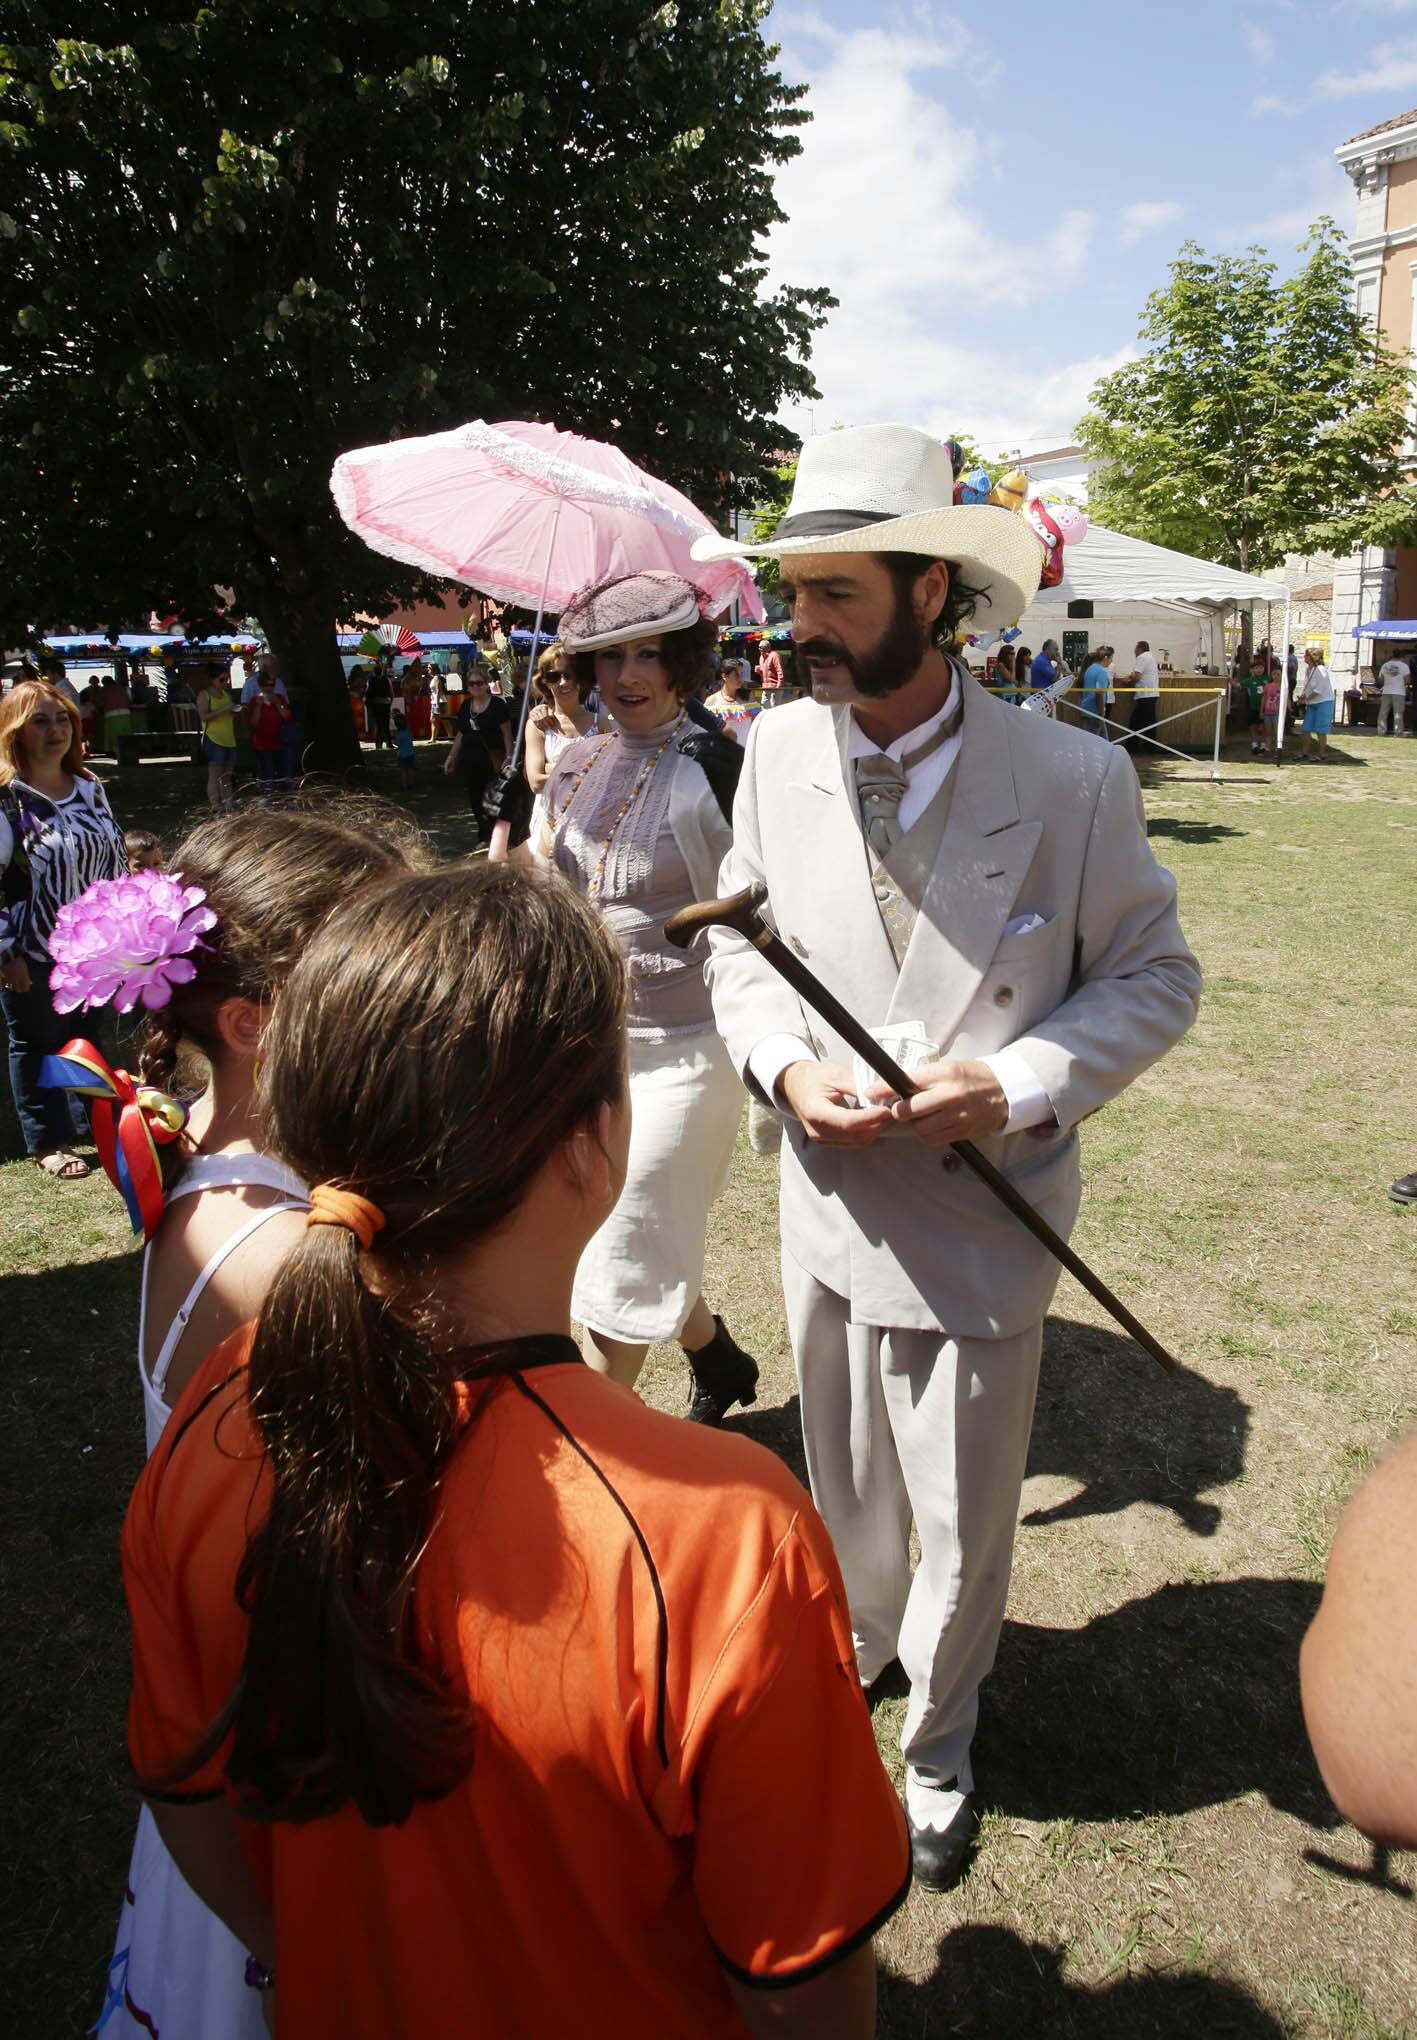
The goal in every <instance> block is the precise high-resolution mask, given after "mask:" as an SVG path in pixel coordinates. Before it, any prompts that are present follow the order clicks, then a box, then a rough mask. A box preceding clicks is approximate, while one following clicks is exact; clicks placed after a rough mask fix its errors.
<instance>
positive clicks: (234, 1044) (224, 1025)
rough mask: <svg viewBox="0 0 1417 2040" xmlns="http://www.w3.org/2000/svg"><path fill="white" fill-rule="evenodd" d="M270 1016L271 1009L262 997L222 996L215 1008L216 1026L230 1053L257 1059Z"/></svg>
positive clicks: (248, 1059) (224, 1046)
mask: <svg viewBox="0 0 1417 2040" xmlns="http://www.w3.org/2000/svg"><path fill="white" fill-rule="evenodd" d="M270 1017H271V1016H270V1008H269V1007H268V1006H264V1005H262V1003H261V1001H260V1000H259V999H241V998H232V999H223V1000H222V1002H221V1004H220V1005H219V1006H218V1007H217V1009H216V1029H217V1033H218V1034H219V1035H220V1036H221V1044H222V1047H223V1048H225V1049H226V1050H227V1051H228V1053H230V1054H231V1055H234V1056H241V1057H243V1058H244V1059H245V1060H246V1061H247V1062H254V1061H255V1059H256V1057H257V1056H258V1055H259V1054H260V1052H261V1036H262V1035H263V1034H264V1033H265V1031H266V1022H267V1021H268V1020H269V1019H270Z"/></svg>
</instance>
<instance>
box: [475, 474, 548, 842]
mask: <svg viewBox="0 0 1417 2040" xmlns="http://www.w3.org/2000/svg"><path fill="white" fill-rule="evenodd" d="M563 500H564V499H563V498H562V497H561V496H559V495H558V496H557V498H556V508H555V509H554V510H553V511H552V513H551V529H550V531H549V532H548V533H547V535H546V560H545V564H544V566H543V567H542V570H541V593H540V595H539V596H538V597H537V601H536V622H535V624H534V625H533V627H532V633H531V656H530V657H529V658H528V660H527V664H526V686H525V687H524V688H523V689H522V706H521V714H520V715H519V716H518V718H517V735H516V742H515V743H514V744H513V745H512V755H511V757H510V758H509V759H508V761H507V762H508V764H510V765H520V763H521V761H522V747H523V745H524V744H525V742H526V717H527V710H528V709H529V708H530V706H531V676H532V673H533V672H534V670H535V668H536V654H537V650H538V648H539V647H540V644H541V621H542V618H543V617H544V616H545V614H546V591H547V589H548V588H549V587H550V586H551V559H552V555H553V553H554V552H555V550H556V527H557V525H558V524H559V523H560V522H561V504H562V502H563ZM511 839H512V825H511V823H510V822H494V823H493V824H492V841H491V842H490V843H489V844H488V846H487V861H488V863H489V864H501V863H503V862H505V860H506V856H507V851H508V848H509V846H510V844H511Z"/></svg>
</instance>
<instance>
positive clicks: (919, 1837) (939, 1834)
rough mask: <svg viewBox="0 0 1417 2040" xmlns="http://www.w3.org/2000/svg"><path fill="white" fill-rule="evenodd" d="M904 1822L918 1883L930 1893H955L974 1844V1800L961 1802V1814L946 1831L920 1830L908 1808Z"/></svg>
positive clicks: (968, 1796) (969, 1799)
mask: <svg viewBox="0 0 1417 2040" xmlns="http://www.w3.org/2000/svg"><path fill="white" fill-rule="evenodd" d="M905 1822H906V1826H907V1827H908V1828H909V1829H910V1867H911V1869H912V1871H913V1872H914V1874H915V1881H916V1883H917V1884H923V1885H924V1886H925V1888H926V1890H927V1891H953V1889H954V1887H955V1886H956V1885H957V1884H958V1883H959V1881H960V1879H961V1878H962V1877H963V1875H964V1873H965V1869H966V1867H967V1865H968V1862H969V1854H970V1850H971V1848H972V1847H973V1844H974V1836H975V1832H976V1828H977V1819H976V1816H975V1811H974V1799H973V1796H972V1795H966V1797H965V1798H964V1799H962V1800H961V1801H960V1806H959V1812H958V1813H957V1814H956V1815H955V1817H954V1819H953V1820H952V1821H951V1822H950V1824H949V1826H948V1827H946V1828H922V1827H917V1826H916V1825H915V1822H914V1821H913V1820H912V1818H911V1814H910V1807H909V1806H908V1805H907V1806H906V1809H905Z"/></svg>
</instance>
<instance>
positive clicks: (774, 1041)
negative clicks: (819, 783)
mask: <svg viewBox="0 0 1417 2040" xmlns="http://www.w3.org/2000/svg"><path fill="white" fill-rule="evenodd" d="M958 701H959V676H958V674H953V673H952V682H951V686H950V691H949V694H948V695H947V697H946V699H945V704H944V706H943V708H940V709H938V710H937V711H936V712H935V714H934V715H932V716H929V717H927V718H926V720H925V721H924V722H923V723H918V724H917V725H916V727H915V728H914V729H913V730H907V731H906V733H905V735H904V736H903V737H897V738H895V740H894V741H893V742H892V743H889V744H886V745H881V744H875V743H872V741H871V739H870V738H869V737H868V736H867V735H866V732H865V731H864V730H863V729H862V728H861V725H860V724H859V723H858V722H857V720H856V718H855V716H854V715H853V716H852V718H851V727H850V731H849V734H848V737H847V745H846V756H847V763H848V765H850V764H851V762H852V760H854V759H856V758H870V757H874V756H876V755H877V754H878V753H879V752H881V751H882V750H884V752H885V755H886V756H887V757H888V758H894V759H896V760H897V762H898V761H899V760H900V759H902V758H903V757H904V756H905V754H906V752H907V751H914V750H917V749H918V748H919V746H920V745H921V744H923V743H925V742H927V741H928V739H929V738H930V737H931V736H932V735H933V733H934V732H935V731H936V730H937V729H938V728H939V726H940V724H941V723H942V722H944V721H946V719H947V718H948V717H949V716H951V715H952V714H953V713H954V711H955V707H956V704H957V703H958ZM963 741H964V732H963V729H962V728H961V729H958V730H956V731H955V733H954V735H953V736H951V737H947V738H946V739H945V741H944V743H943V744H941V745H940V746H939V748H938V750H934V751H932V752H931V753H930V755H929V757H928V758H922V759H921V761H920V763H919V764H918V765H917V766H915V767H914V769H913V770H912V771H911V773H910V775H909V777H908V778H907V780H906V787H905V792H904V793H903V794H902V796H901V802H900V808H899V811H898V812H899V815H900V826H901V829H902V831H904V830H906V829H909V828H911V827H912V826H913V825H914V824H915V823H916V822H918V821H919V819H920V817H921V815H923V814H924V812H925V810H926V808H927V807H928V806H929V805H930V802H931V801H932V800H933V799H934V798H935V795H936V794H937V793H938V792H939V790H940V788H941V787H942V786H943V785H944V783H945V780H946V778H947V777H948V776H949V774H950V772H951V771H952V770H953V767H954V763H955V760H956V759H957V758H958V756H959V748H960V745H961V743H962V742H963ZM921 1017H922V1023H923V1024H924V1025H925V1027H926V1030H927V1032H928V1028H929V1023H928V1020H925V1019H924V1016H921ZM816 1060H817V1052H816V1050H815V1049H814V1048H813V1047H812V1045H811V1043H810V1042H809V1041H806V1040H804V1039H803V1038H802V1037H801V1036H800V1035H796V1034H769V1035H767V1036H765V1037H764V1039H763V1040H762V1041H760V1042H758V1043H757V1044H756V1045H755V1047H754V1048H753V1050H752V1052H751V1053H750V1055H749V1057H748V1068H749V1071H750V1072H751V1074H752V1076H753V1079H754V1081H755V1082H756V1083H757V1085H758V1086H759V1088H760V1089H761V1091H762V1093H763V1096H764V1097H765V1098H771V1099H772V1100H773V1101H774V1102H775V1103H781V1101H780V1099H779V1098H778V1090H777V1086H778V1083H779V1081H780V1080H781V1077H782V1073H783V1071H784V1070H785V1069H787V1067H788V1066H789V1064H791V1063H797V1062H815V1061H816ZM979 1060H980V1061H981V1062H983V1063H985V1064H987V1066H988V1067H989V1068H990V1069H991V1070H992V1071H993V1073H994V1076H995V1077H996V1079H997V1080H998V1083H999V1087H1000V1089H1001V1090H1002V1091H1003V1094H1004V1098H1005V1100H1006V1102H1007V1104H1008V1108H1009V1116H1008V1120H1007V1123H1006V1124H1005V1126H1004V1132H1005V1133H1023V1132H1025V1131H1026V1130H1027V1128H1029V1127H1030V1126H1043V1125H1046V1124H1047V1122H1048V1121H1050V1120H1052V1119H1054V1118H1055V1117H1056V1115H1055V1113H1054V1111H1053V1101H1052V1099H1051V1098H1050V1097H1049V1096H1048V1093H1047V1092H1046V1091H1045V1090H1044V1088H1043V1086H1042V1085H1041V1084H1040V1083H1039V1081H1038V1079H1037V1077H1036V1076H1035V1075H1034V1073H1033V1071H1032V1069H1030V1067H1029V1065H1028V1064H1027V1063H1026V1062H1025V1060H1024V1058H1023V1057H1022V1056H1021V1055H1018V1054H1016V1053H1015V1051H1014V1050H1013V1049H1011V1048H1001V1049H998V1050H996V1051H995V1053H994V1054H993V1055H985V1056H981V1057H980V1058H979Z"/></svg>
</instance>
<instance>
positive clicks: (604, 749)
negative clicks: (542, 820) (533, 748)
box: [561, 713, 685, 900]
mask: <svg viewBox="0 0 1417 2040" xmlns="http://www.w3.org/2000/svg"><path fill="white" fill-rule="evenodd" d="M684 720H685V719H684V716H683V714H682V713H681V714H679V715H677V716H676V717H675V719H674V721H673V722H672V723H671V725H670V727H669V729H668V730H667V731H666V732H665V735H664V737H663V738H662V739H661V741H660V743H659V744H658V745H657V746H656V748H655V749H654V750H653V751H650V752H648V753H647V754H646V756H645V761H644V763H643V765H641V767H640V769H639V771H638V772H637V773H636V774H635V780H634V784H633V785H632V786H631V788H630V791H629V792H628V793H627V794H626V795H625V798H624V800H623V801H621V803H620V806H619V808H618V809H617V810H616V813H615V819H614V820H613V821H612V822H611V824H610V832H609V834H608V835H607V836H606V838H605V841H604V842H603V843H602V844H601V846H600V856H599V858H598V860H597V862H596V866H595V869H594V871H593V872H592V873H591V875H590V884H589V885H588V886H587V888H586V898H587V899H589V900H597V899H599V897H600V888H601V884H602V882H603V881H604V878H605V867H606V865H607V864H608V863H609V861H610V851H611V847H612V846H613V844H614V841H615V837H616V835H617V834H618V832H619V829H620V825H621V823H622V822H623V821H624V819H625V817H626V815H628V814H629V812H630V809H631V808H632V807H633V806H634V804H635V802H636V801H637V800H638V799H639V797H640V794H641V793H642V792H643V790H644V787H645V784H646V782H647V780H648V779H649V776H650V774H651V773H652V772H653V771H654V768H655V766H656V765H658V763H659V761H660V759H661V758H662V757H663V756H664V754H665V752H666V751H667V750H668V749H669V746H670V745H671V744H672V743H673V741H674V739H675V737H677V736H678V734H679V732H680V730H681V729H682V728H683V727H684ZM614 744H615V738H614V737H613V736H611V737H604V738H602V740H601V741H600V743H598V744H597V745H596V747H595V749H594V750H593V751H592V752H591V754H590V756H589V758H587V759H586V762H585V764H584V765H582V767H581V769H580V771H579V772H578V773H577V774H576V776H575V778H574V779H573V780H572V781H571V786H570V791H569V792H568V793H567V795H566V799H565V802H564V804H563V806H562V808H561V820H562V821H563V822H564V821H565V819H566V817H567V816H568V815H569V814H570V812H571V809H572V807H573V806H574V804H575V798H576V795H577V793H578V792H579V791H580V787H581V782H582V780H583V779H585V778H586V776H587V775H588V774H589V773H591V772H593V771H594V770H595V767H596V765H597V764H598V763H599V762H600V760H601V759H602V758H608V757H609V755H610V753H611V750H612V748H613V747H614Z"/></svg>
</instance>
